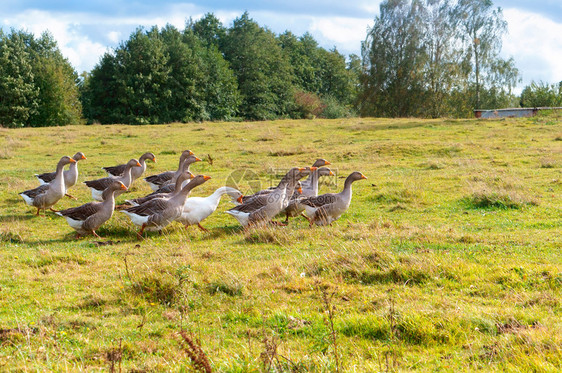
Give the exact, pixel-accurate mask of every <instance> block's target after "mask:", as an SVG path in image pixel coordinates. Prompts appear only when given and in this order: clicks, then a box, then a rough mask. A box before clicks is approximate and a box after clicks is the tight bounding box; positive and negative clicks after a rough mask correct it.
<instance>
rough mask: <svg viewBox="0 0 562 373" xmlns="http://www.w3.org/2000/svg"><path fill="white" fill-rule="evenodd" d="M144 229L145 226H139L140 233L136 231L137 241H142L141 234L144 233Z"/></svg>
mask: <svg viewBox="0 0 562 373" xmlns="http://www.w3.org/2000/svg"><path fill="white" fill-rule="evenodd" d="M144 228H146V224H143V225H142V226H141V229H140V231H138V233H137V238H138V239H139V240H142V233H143V232H144Z"/></svg>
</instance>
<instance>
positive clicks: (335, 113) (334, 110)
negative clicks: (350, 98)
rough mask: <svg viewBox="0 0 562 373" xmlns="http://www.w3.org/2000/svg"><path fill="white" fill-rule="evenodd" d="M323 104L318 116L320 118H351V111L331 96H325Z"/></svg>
mask: <svg viewBox="0 0 562 373" xmlns="http://www.w3.org/2000/svg"><path fill="white" fill-rule="evenodd" d="M322 101H323V103H324V110H322V114H321V115H320V116H321V117H322V118H327V119H336V118H349V117H352V116H353V113H352V111H351V110H350V109H349V108H348V107H347V106H345V105H343V104H342V103H341V102H339V101H338V100H337V99H335V98H334V97H332V96H326V97H324V99H323V100H322Z"/></svg>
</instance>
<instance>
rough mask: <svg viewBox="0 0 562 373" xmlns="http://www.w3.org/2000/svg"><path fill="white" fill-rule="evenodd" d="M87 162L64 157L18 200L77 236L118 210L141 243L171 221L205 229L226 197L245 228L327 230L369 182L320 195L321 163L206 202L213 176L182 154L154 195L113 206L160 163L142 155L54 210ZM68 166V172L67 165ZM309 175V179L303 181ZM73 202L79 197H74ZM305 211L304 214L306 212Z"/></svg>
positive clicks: (355, 175) (154, 185)
mask: <svg viewBox="0 0 562 373" xmlns="http://www.w3.org/2000/svg"><path fill="white" fill-rule="evenodd" d="M83 159H86V156H85V155H84V154H83V153H82V152H78V153H76V154H75V155H74V156H73V157H68V156H63V157H62V158H61V159H60V160H59V162H58V164H57V167H56V170H55V171H54V172H50V173H44V174H40V175H35V176H36V177H37V178H38V179H39V181H40V183H41V185H40V186H38V187H37V188H34V189H30V190H26V191H25V192H22V193H20V194H19V195H20V196H22V197H23V199H24V200H25V202H26V203H27V204H28V205H30V206H33V207H35V208H37V215H39V213H40V211H41V210H44V211H45V212H46V210H47V209H50V210H51V211H54V212H55V213H56V214H57V215H60V216H62V217H64V218H66V221H67V222H68V224H69V225H70V226H71V227H72V228H74V229H75V230H76V237H77V238H79V237H80V236H84V235H87V234H92V235H94V236H96V237H98V238H100V236H99V235H98V234H97V233H96V229H98V228H99V227H100V226H101V225H102V224H104V223H105V222H106V221H108V220H109V219H110V218H111V217H112V215H113V212H114V210H116V209H117V210H120V211H122V212H123V213H125V214H126V215H127V216H128V217H129V218H130V219H131V221H132V222H133V223H134V224H135V225H137V226H139V227H140V230H139V231H138V233H137V236H138V238H139V239H141V238H142V235H143V232H144V231H159V232H160V231H161V230H162V229H163V228H164V227H165V226H167V225H168V224H170V223H171V222H173V221H178V222H180V223H182V224H183V225H185V227H186V228H187V227H188V226H190V225H197V226H198V227H199V228H200V229H201V230H203V231H207V229H205V228H204V227H203V226H201V221H203V220H204V219H205V218H207V217H208V216H209V215H211V214H212V213H213V212H214V211H215V210H216V209H217V206H218V204H219V202H220V199H221V197H222V196H223V195H225V194H226V195H228V196H230V198H231V201H232V202H233V203H234V204H235V205H236V206H235V207H233V208H231V209H229V210H227V211H226V213H227V214H230V215H232V216H233V217H235V218H236V219H237V220H238V222H239V223H240V224H241V225H242V226H243V227H245V228H248V227H254V226H262V225H266V224H272V223H274V222H273V221H272V219H273V218H274V217H275V216H277V215H279V214H285V216H286V219H285V222H284V223H280V222H277V223H275V224H280V225H286V224H287V223H288V220H289V217H296V216H299V215H302V216H304V217H305V218H306V219H308V221H309V222H310V226H313V225H329V224H331V223H332V222H333V221H335V220H336V219H338V218H339V217H340V216H341V215H342V214H343V213H344V212H345V211H346V210H347V208H348V207H349V205H350V203H351V195H352V192H351V184H352V183H353V182H354V181H357V180H361V179H366V177H365V176H364V175H363V174H362V173H361V172H357V171H355V172H352V173H351V174H350V175H349V176H348V177H347V178H346V180H345V183H344V187H343V191H342V192H340V193H326V194H321V195H318V179H319V177H320V176H326V175H333V173H332V171H331V170H330V169H329V168H327V167H324V166H327V165H330V162H328V161H326V160H324V159H318V160H317V161H316V162H314V164H313V165H312V166H311V167H294V168H291V169H290V170H289V171H288V172H287V173H286V174H285V176H284V177H283V178H282V179H281V181H280V182H279V184H278V185H277V186H276V187H274V188H269V189H264V190H261V191H259V192H257V193H255V194H253V195H247V196H244V195H243V194H242V193H241V192H240V191H239V190H237V189H235V188H231V187H228V186H223V187H220V188H218V189H217V190H216V191H215V192H214V193H213V194H211V195H210V196H208V197H189V194H190V193H191V191H192V190H193V189H194V188H195V187H197V186H199V185H201V184H203V183H205V182H206V181H207V180H209V179H210V178H211V177H210V176H206V175H197V176H194V175H193V174H192V173H191V172H190V171H189V167H190V165H191V164H193V163H195V162H197V161H201V159H200V158H198V157H196V156H195V155H194V154H193V152H192V151H190V150H185V151H183V152H182V154H181V156H180V160H179V166H178V169H177V170H176V171H166V172H162V173H159V174H156V175H151V176H148V177H145V178H144V180H145V181H146V182H147V183H148V184H149V185H150V188H151V189H152V190H153V192H152V193H150V194H148V195H146V196H144V197H141V198H135V199H128V200H125V203H124V204H121V205H117V206H116V204H115V197H117V196H119V195H120V194H122V193H124V192H126V191H127V190H128V189H129V188H130V187H131V185H132V183H133V182H134V181H135V180H136V179H138V178H140V177H141V176H142V174H143V173H144V171H145V170H146V161H147V160H151V161H153V162H156V157H155V156H154V154H153V153H150V152H148V153H144V154H143V155H142V156H141V157H140V158H139V159H138V160H137V159H131V160H130V161H129V162H127V163H126V164H120V165H117V166H112V167H102V168H103V169H104V170H105V171H106V172H107V173H108V176H107V177H104V178H101V179H97V180H90V181H85V182H84V184H86V185H87V186H88V187H89V188H90V190H91V193H92V198H93V199H94V201H93V202H89V203H86V204H84V205H81V206H78V207H72V208H69V209H66V210H61V211H56V210H53V208H52V207H53V206H54V205H55V204H56V203H57V202H58V201H59V200H60V199H61V198H63V197H64V196H65V195H66V196H68V197H70V198H74V197H72V196H71V195H69V194H67V191H68V189H70V188H71V187H72V186H74V185H75V184H76V182H77V181H78V166H77V165H78V162H79V161H81V160H83ZM66 165H70V166H69V168H68V169H67V170H65V166H66ZM305 176H308V178H307V179H306V180H302V181H301V179H303V178H304V177H305ZM74 199H75V198H74ZM305 211H306V215H305V214H304V212H305Z"/></svg>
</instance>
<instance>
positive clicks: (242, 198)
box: [236, 195, 244, 203]
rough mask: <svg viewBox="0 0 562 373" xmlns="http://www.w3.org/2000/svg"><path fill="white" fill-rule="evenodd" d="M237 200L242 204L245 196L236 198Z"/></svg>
mask: <svg viewBox="0 0 562 373" xmlns="http://www.w3.org/2000/svg"><path fill="white" fill-rule="evenodd" d="M236 200H237V201H238V202H239V203H242V201H243V200H244V196H243V195H240V197H238V198H236Z"/></svg>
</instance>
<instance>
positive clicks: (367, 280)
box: [0, 114, 562, 372]
mask: <svg viewBox="0 0 562 373" xmlns="http://www.w3.org/2000/svg"><path fill="white" fill-rule="evenodd" d="M0 134H1V136H0V212H1V216H0V243H1V245H0V246H1V248H0V263H1V265H0V345H1V348H0V370H2V371H80V370H81V371H99V370H104V371H111V370H115V371H119V370H121V371H133V372H144V371H146V372H152V371H156V372H160V371H190V370H191V369H193V368H194V367H195V365H194V363H193V362H192V360H191V359H190V358H189V356H188V352H191V351H192V350H193V349H194V348H195V349H196V346H195V345H197V344H198V345H200V347H201V349H202V351H203V352H204V354H205V355H206V356H207V358H208V361H209V364H210V366H211V367H212V369H213V370H214V371H220V372H248V371H293V372H307V371H317V372H332V371H341V372H373V371H414V370H415V371H451V372H453V371H467V370H483V371H546V372H548V371H550V372H555V371H560V370H561V369H562V350H561V349H562V347H561V346H562V305H561V302H562V291H561V290H562V234H561V232H562V199H561V196H562V180H561V179H562V120H561V117H560V115H559V114H550V115H546V116H540V117H535V118H526V119H505V120H497V121H495V120H485V121H481V120H419V119H398V120H395V119H341V120H308V121H290V120H287V121H273V122H253V123H191V124H186V125H182V124H172V125H159V126H139V127H135V126H121V125H114V126H99V125H97V126H71V127H64V128H41V129H18V130H8V129H0ZM184 149H191V150H193V151H194V152H195V154H196V155H198V156H199V157H200V158H203V159H204V161H203V162H198V163H196V164H194V165H193V166H192V171H195V173H204V174H207V175H210V176H212V179H211V180H209V181H208V182H207V183H205V184H204V185H203V186H201V187H199V188H198V189H195V190H194V192H193V194H192V195H194V196H195V195H197V196H203V195H208V194H210V193H211V192H212V191H214V190H215V189H216V188H218V187H220V186H222V185H225V183H227V179H228V178H229V176H230V177H231V178H232V177H233V176H232V175H234V179H236V180H235V181H240V182H239V185H240V187H241V188H242V189H244V188H245V189H246V190H248V189H249V188H250V186H253V187H254V188H255V187H256V185H254V184H251V183H250V181H252V182H255V179H256V178H258V180H260V181H261V184H260V185H261V186H269V185H270V183H272V182H273V180H277V177H273V176H272V175H273V173H272V170H274V171H275V170H284V169H287V168H289V167H292V166H307V165H311V164H312V163H313V162H314V160H315V159H316V158H319V157H322V158H325V159H327V160H329V161H330V162H331V163H332V166H331V167H332V170H334V171H336V172H337V175H338V176H337V178H327V179H325V180H324V183H323V184H322V186H321V192H327V191H333V190H339V189H340V188H341V187H342V186H343V178H344V177H345V176H347V174H349V173H350V172H351V171H355V170H357V171H361V172H363V173H364V174H365V175H366V176H367V177H368V180H364V181H359V182H357V183H355V184H354V189H353V192H354V197H353V201H352V204H351V207H350V209H349V210H348V212H347V213H346V214H345V215H343V216H342V217H341V219H340V220H338V221H337V222H336V223H334V224H333V225H332V226H331V227H316V228H313V229H310V228H309V227H308V223H307V222H306V220H304V219H302V218H299V219H294V220H292V221H291V223H290V225H289V226H288V227H272V228H263V229H257V230H252V231H249V232H244V231H242V230H241V229H240V227H239V225H238V224H237V222H236V220H235V219H233V218H232V217H230V216H228V215H227V214H224V213H223V211H224V210H226V209H227V208H229V206H231V204H230V203H229V202H228V201H227V198H224V199H223V201H221V204H220V205H219V208H218V210H217V212H216V213H215V214H213V215H211V216H210V217H209V218H208V219H207V220H205V221H204V222H203V223H202V225H203V226H205V227H206V228H208V229H209V230H210V232H209V233H204V232H202V231H200V230H199V229H197V228H196V227H191V228H190V229H187V230H186V229H184V228H183V227H182V226H181V225H179V224H172V225H171V226H169V227H167V228H166V229H165V230H164V234H162V235H158V234H157V233H149V234H148V235H147V237H146V238H145V239H144V240H142V241H137V239H136V230H137V228H136V227H134V226H133V225H132V223H131V222H130V221H129V219H128V218H127V217H126V216H125V215H124V214H122V213H118V212H116V213H115V214H114V216H113V218H112V219H111V220H110V221H109V222H108V223H107V224H106V225H104V226H103V227H102V228H100V229H99V230H98V233H99V234H100V235H101V236H102V237H103V240H102V241H101V243H100V242H97V241H98V240H96V239H94V238H93V237H91V236H89V237H86V238H82V239H79V240H75V239H74V231H73V230H72V229H71V228H70V227H69V226H68V225H67V224H66V222H65V220H64V219H63V218H61V217H58V216H56V215H55V214H54V213H52V212H47V214H46V217H36V216H34V213H35V209H33V208H31V207H29V206H27V205H26V204H25V203H24V201H23V199H21V198H20V197H19V196H18V192H21V191H23V190H26V189H29V188H32V187H35V186H36V185H38V184H37V181H36V179H35V178H34V176H33V174H34V173H38V172H45V171H51V170H53V169H54V167H55V165H56V162H57V161H58V159H59V157H60V156H62V155H65V154H67V155H73V154H74V153H75V152H77V151H82V152H84V153H85V154H86V156H87V157H88V159H87V160H84V161H81V162H80V163H79V170H80V177H79V181H84V180H89V179H94V178H98V177H101V176H104V174H103V172H102V170H101V169H100V167H101V166H108V165H113V164H116V163H124V162H126V161H127V160H128V159H130V158H132V157H135V158H136V157H139V156H140V155H141V154H142V153H143V152H145V151H152V152H154V154H156V157H157V163H155V164H154V163H150V162H148V169H147V174H152V173H156V172H161V171H163V170H168V169H175V168H176V167H177V162H178V157H179V154H180V153H181V151H182V150H184ZM211 160H212V161H211ZM244 171H248V172H249V173H250V174H246V176H245V177H242V178H241V176H240V175H241V174H242V173H243V172H244ZM233 172H234V173H233ZM279 172H281V171H279ZM248 175H251V177H250V176H248ZM250 179H251V180H250ZM149 191H150V190H149V188H148V186H147V184H146V183H145V182H144V181H142V180H138V181H137V182H136V184H135V185H134V186H133V188H132V190H131V193H128V194H126V195H123V196H121V197H120V198H119V199H118V201H121V200H124V199H125V197H127V198H128V197H129V196H141V195H144V194H146V193H147V192H149ZM243 191H245V190H243ZM71 193H72V194H73V195H74V196H76V197H78V201H74V200H70V199H68V198H65V199H64V200H62V201H61V202H59V203H58V204H57V205H56V206H55V208H59V209H62V208H68V207H72V206H77V205H79V204H83V203H86V202H88V201H90V193H89V190H87V188H86V187H85V186H84V185H83V184H80V185H77V186H75V187H74V188H73V189H71ZM181 330H186V331H187V336H188V337H190V339H191V341H194V344H193V345H192V346H190V345H188V344H186V343H185V342H183V343H182V337H180V336H179V334H178V332H179V331H181ZM186 350H187V351H186ZM195 360H197V361H199V362H200V363H201V358H196V359H195ZM201 364H203V365H204V362H202V363H201Z"/></svg>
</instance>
